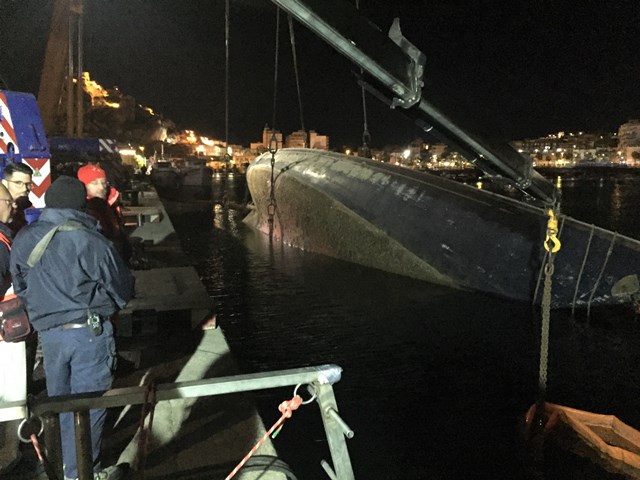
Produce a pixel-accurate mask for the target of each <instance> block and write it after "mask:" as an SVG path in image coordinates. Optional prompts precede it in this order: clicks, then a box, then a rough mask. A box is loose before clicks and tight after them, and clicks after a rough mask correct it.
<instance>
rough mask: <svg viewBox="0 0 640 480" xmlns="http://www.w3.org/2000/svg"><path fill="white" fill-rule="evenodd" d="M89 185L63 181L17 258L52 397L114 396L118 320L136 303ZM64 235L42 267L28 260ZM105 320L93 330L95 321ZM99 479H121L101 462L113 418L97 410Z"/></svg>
mask: <svg viewBox="0 0 640 480" xmlns="http://www.w3.org/2000/svg"><path fill="white" fill-rule="evenodd" d="M86 195H87V193H86V190H85V187H84V185H83V184H82V182H80V181H79V180H77V179H75V178H71V177H66V176H62V177H60V178H58V179H57V180H56V181H55V182H53V183H52V184H51V186H50V187H49V189H48V190H47V192H46V194H45V203H46V208H45V209H44V210H43V212H42V214H41V215H40V218H39V220H38V221H37V222H34V223H32V224H30V225H28V226H26V227H24V228H23V229H22V230H21V231H20V232H19V233H18V235H17V236H16V238H15V240H14V243H13V248H12V252H11V253H12V255H11V274H12V278H13V283H14V289H15V292H16V294H17V295H18V296H20V297H21V298H22V299H23V300H24V301H25V302H26V304H27V306H28V307H27V310H28V313H29V318H30V320H31V323H32V325H33V328H35V329H36V330H37V331H38V333H39V335H40V338H41V342H42V350H43V354H44V367H45V373H46V382H47V391H48V394H49V396H59V395H69V394H76V393H84V392H97V391H105V390H108V389H109V388H111V385H112V382H113V372H114V370H115V360H116V349H115V340H114V336H113V326H112V324H111V321H110V318H111V316H112V315H113V314H114V313H116V312H117V311H118V310H120V309H122V308H123V307H124V306H125V305H126V304H127V302H128V301H129V299H130V298H131V297H132V295H133V276H132V275H131V272H130V271H129V269H128V267H127V266H126V264H125V263H124V261H123V260H122V258H121V257H120V255H119V254H118V252H117V251H116V249H115V248H114V246H113V243H111V242H110V241H109V240H107V239H106V238H105V237H104V236H103V235H101V234H100V233H99V232H98V231H97V228H96V220H95V219H94V218H93V217H92V216H90V215H88V214H87V213H85V212H84V211H83V210H84V208H85V204H86ZM70 221H71V222H75V223H74V228H75V229H73V230H70V231H66V230H60V231H58V232H57V233H56V234H55V235H54V236H53V237H52V239H51V241H50V243H49V244H48V247H47V248H46V250H45V251H44V254H43V255H42V257H41V258H40V260H39V261H38V262H37V263H36V264H35V265H33V267H30V266H29V265H28V259H29V256H30V254H31V252H32V251H33V249H34V248H35V247H36V245H37V244H38V242H39V241H40V240H41V239H42V238H43V237H45V235H46V234H47V233H49V232H50V231H51V230H52V229H53V228H55V227H56V226H60V225H62V224H67V225H69V222H70ZM89 317H92V318H94V319H99V320H97V321H94V322H93V327H92V326H91V324H90V323H89V322H88V318H89ZM90 416H91V443H92V448H93V459H94V472H95V474H94V476H95V478H98V479H103V478H104V479H108V478H118V476H117V475H116V476H113V475H112V476H110V475H109V474H108V472H107V471H105V470H101V468H100V464H99V454H100V446H101V438H102V430H103V426H104V421H105V417H106V411H105V410H102V409H101V410H95V409H94V410H91V412H90ZM60 428H61V436H62V457H63V463H64V474H65V479H75V478H77V477H78V469H77V461H76V451H75V435H74V429H73V418H72V414H70V413H65V414H62V415H61V416H60Z"/></svg>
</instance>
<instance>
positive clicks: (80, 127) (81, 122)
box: [76, 2, 84, 137]
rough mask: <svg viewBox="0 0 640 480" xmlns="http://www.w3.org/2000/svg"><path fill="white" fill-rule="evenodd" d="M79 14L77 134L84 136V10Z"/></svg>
mask: <svg viewBox="0 0 640 480" xmlns="http://www.w3.org/2000/svg"><path fill="white" fill-rule="evenodd" d="M80 7H82V2H80ZM77 15H78V17H77V18H78V40H77V42H78V71H77V72H76V75H77V76H76V78H77V81H76V136H78V137H82V131H83V130H84V118H83V115H84V113H83V108H82V98H83V96H84V89H83V88H82V84H83V82H82V70H83V69H84V65H83V45H82V27H83V21H82V10H80V13H78V14H77Z"/></svg>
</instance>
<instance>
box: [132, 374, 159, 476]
mask: <svg viewBox="0 0 640 480" xmlns="http://www.w3.org/2000/svg"><path fill="white" fill-rule="evenodd" d="M157 403H158V402H157V399H156V384H155V381H153V380H152V381H151V382H150V383H148V384H147V385H146V387H145V391H144V402H143V403H142V410H141V412H140V425H139V427H138V428H139V431H140V434H139V437H138V455H137V457H136V468H135V470H136V478H137V479H138V480H143V479H144V469H145V467H146V462H147V456H148V455H149V450H150V448H151V438H152V437H151V432H152V431H153V416H154V413H155V410H156V404H157ZM147 414H148V415H149V422H148V425H147V426H146V427H145V420H146V418H147Z"/></svg>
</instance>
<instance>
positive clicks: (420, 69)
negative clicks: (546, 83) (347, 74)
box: [272, 0, 559, 204]
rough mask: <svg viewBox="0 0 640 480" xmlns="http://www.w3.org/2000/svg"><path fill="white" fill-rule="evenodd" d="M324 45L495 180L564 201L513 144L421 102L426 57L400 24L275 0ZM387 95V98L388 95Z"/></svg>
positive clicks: (325, 5) (339, 7) (326, 2)
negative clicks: (473, 130) (382, 24)
mask: <svg viewBox="0 0 640 480" xmlns="http://www.w3.org/2000/svg"><path fill="white" fill-rule="evenodd" d="M272 2H273V3H275V4H276V5H277V6H278V7H280V8H282V9H283V10H285V11H286V12H288V13H289V14H291V15H293V16H294V17H295V18H296V19H297V20H298V21H299V22H300V23H302V24H303V25H304V26H306V27H307V28H309V29H310V30H311V31H312V32H313V33H315V34H316V35H317V36H318V37H320V38H321V39H322V40H324V41H325V42H327V43H328V44H329V45H331V46H332V47H334V48H335V49H336V50H337V51H338V52H340V53H341V54H343V55H344V56H345V57H347V58H348V59H350V60H351V61H352V62H353V63H355V64H356V65H357V66H359V67H360V68H362V69H363V71H364V72H365V73H366V74H367V75H368V77H370V78H371V79H372V81H371V82H369V81H367V82H366V83H370V84H371V85H370V86H369V88H370V89H373V90H379V89H382V90H383V92H382V93H381V95H379V96H382V97H383V98H385V99H386V101H387V102H388V103H389V104H390V106H391V107H392V108H393V107H396V106H400V107H402V108H404V109H405V110H404V112H405V113H406V114H407V115H408V116H409V117H411V118H413V119H414V121H415V122H416V124H417V125H418V126H419V127H420V128H422V129H423V130H425V131H427V132H431V129H432V128H433V129H435V130H436V131H437V132H438V133H439V136H440V138H442V139H443V140H444V141H445V142H446V143H448V144H449V145H450V146H452V147H454V148H456V149H458V150H459V153H460V154H461V155H463V156H464V157H465V159H466V160H468V161H469V162H471V163H472V164H474V165H475V166H476V167H478V168H479V169H480V170H482V171H484V172H485V173H487V174H488V175H490V176H494V177H495V176H504V177H506V178H508V179H510V180H512V181H514V182H515V184H516V186H517V187H518V188H520V189H521V190H523V191H526V192H528V193H531V194H532V195H534V196H535V197H537V198H539V199H541V200H543V201H544V202H546V203H548V204H555V203H557V202H558V200H559V193H558V191H557V189H556V188H555V187H554V185H553V184H552V183H551V182H549V181H548V180H546V179H545V178H544V177H542V175H540V174H539V173H538V172H536V171H535V170H534V169H533V164H532V161H531V159H529V158H525V157H524V156H522V155H520V154H519V153H518V152H516V151H515V150H514V149H513V148H511V147H510V146H508V145H506V144H505V145H493V144H491V143H490V142H487V141H485V140H480V139H478V138H477V137H475V136H474V135H472V134H470V133H468V132H467V131H466V130H465V129H464V128H462V127H460V126H459V125H457V124H456V123H454V122H453V121H452V120H451V119H449V118H448V117H447V116H446V115H444V114H443V113H442V112H440V111H439V110H438V109H437V108H435V107H434V106H433V105H431V104H430V103H429V102H427V101H426V100H424V99H423V98H421V97H422V92H421V87H422V76H423V73H424V64H425V56H424V54H423V53H422V52H421V51H420V50H419V49H418V48H416V47H415V46H414V45H413V44H411V42H409V41H408V40H407V39H406V38H404V36H403V35H402V33H401V32H400V26H399V23H398V21H397V19H396V21H395V22H394V24H393V26H392V27H391V30H390V32H389V35H388V36H387V35H385V34H384V33H383V32H382V31H381V30H380V29H379V28H378V27H376V26H375V25H374V24H373V23H371V22H370V21H369V20H367V19H366V18H364V17H362V16H361V15H360V13H359V12H358V11H357V10H356V9H355V7H354V6H353V5H350V4H348V3H346V2H343V1H339V0H272ZM385 92H386V93H385Z"/></svg>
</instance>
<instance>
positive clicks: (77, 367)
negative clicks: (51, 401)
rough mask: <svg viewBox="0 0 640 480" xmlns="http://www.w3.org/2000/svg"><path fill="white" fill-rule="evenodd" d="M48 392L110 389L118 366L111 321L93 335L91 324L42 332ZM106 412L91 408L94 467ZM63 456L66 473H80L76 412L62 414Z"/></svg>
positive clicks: (71, 392) (71, 474) (96, 461)
mask: <svg viewBox="0 0 640 480" xmlns="http://www.w3.org/2000/svg"><path fill="white" fill-rule="evenodd" d="M40 339H41V343H42V353H43V355H44V370H45V373H46V377H47V378H46V379H47V393H48V394H49V396H50V397H55V396H59V395H71V394H75V393H85V392H102V391H105V390H109V389H110V388H111V384H112V383H113V372H114V370H115V366H116V344H115V340H114V338H113V326H112V325H111V322H110V321H106V322H104V324H103V332H102V334H101V335H100V336H97V337H96V336H94V335H93V333H92V331H91V329H90V328H88V327H84V328H75V329H68V330H65V329H62V328H61V327H58V328H52V329H50V330H45V331H43V332H40ZM106 416H107V412H106V410H104V409H100V410H97V409H94V410H91V411H90V418H91V446H92V450H93V463H94V470H95V471H98V470H99V469H100V465H99V461H98V457H99V455H100V446H101V444H102V430H103V427H104V421H105V418H106ZM60 433H61V436H62V460H63V462H64V474H65V476H66V477H69V478H76V477H77V476H78V464H77V460H76V446H75V432H74V427H73V414H72V413H62V414H60Z"/></svg>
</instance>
